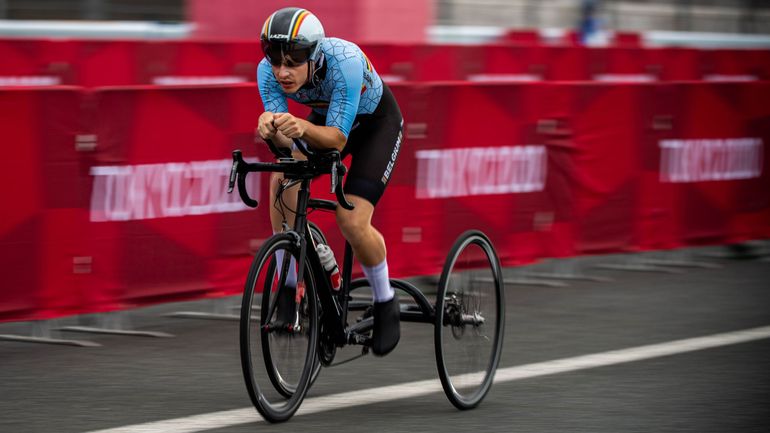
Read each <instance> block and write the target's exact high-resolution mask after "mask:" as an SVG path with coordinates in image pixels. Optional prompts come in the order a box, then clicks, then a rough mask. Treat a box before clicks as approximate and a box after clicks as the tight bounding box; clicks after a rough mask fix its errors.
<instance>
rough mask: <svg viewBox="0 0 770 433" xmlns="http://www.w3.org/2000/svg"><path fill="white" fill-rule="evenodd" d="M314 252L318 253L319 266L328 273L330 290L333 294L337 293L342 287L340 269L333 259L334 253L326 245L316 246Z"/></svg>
mask: <svg viewBox="0 0 770 433" xmlns="http://www.w3.org/2000/svg"><path fill="white" fill-rule="evenodd" d="M315 250H316V252H317V253H318V258H320V259H321V265H323V267H324V269H326V272H328V273H329V279H330V280H331V283H332V289H334V291H335V292H336V291H339V290H340V287H341V286H342V277H341V276H340V268H339V267H337V260H335V259H334V252H333V251H332V249H331V248H329V246H328V245H324V244H318V246H317V247H316V249H315Z"/></svg>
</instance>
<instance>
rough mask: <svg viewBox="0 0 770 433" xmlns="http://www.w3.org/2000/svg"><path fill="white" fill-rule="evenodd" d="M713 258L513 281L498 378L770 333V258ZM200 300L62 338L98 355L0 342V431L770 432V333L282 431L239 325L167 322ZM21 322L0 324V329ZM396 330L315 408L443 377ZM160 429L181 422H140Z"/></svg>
mask: <svg viewBox="0 0 770 433" xmlns="http://www.w3.org/2000/svg"><path fill="white" fill-rule="evenodd" d="M711 260H712V261H713V262H714V263H718V264H719V265H721V266H722V267H721V268H718V269H683V272H681V273H678V274H669V273H643V272H623V271H616V270H596V269H594V270H592V271H591V273H592V274H593V275H601V276H606V277H610V278H612V279H613V281H609V282H591V281H580V282H571V283H570V284H569V285H568V286H567V287H539V286H526V285H525V286H520V285H509V286H508V287H507V292H506V293H507V299H506V301H507V305H506V313H507V315H506V334H505V343H504V349H503V350H504V351H503V357H502V361H501V364H500V368H501V369H505V368H509V367H515V366H531V365H540V364H537V363H542V362H546V361H552V360H559V359H566V360H572V359H574V358H575V357H578V356H582V355H590V354H601V353H605V352H608V351H613V350H619V349H628V348H635V347H640V346H645V345H652V344H659V343H667V342H672V341H678V340H682V339H689V338H693V337H702V336H713V335H721V334H723V333H728V332H732V331H740V330H746V329H753V328H757V327H764V326H768V325H770V263H768V262H767V261H762V260H740V261H739V260H725V259H722V260H716V259H711ZM232 301H233V303H236V302H237V300H236V299H233V300H232ZM202 305H203V304H202V303H200V302H198V303H187V304H167V305H163V306H158V307H153V308H147V309H142V310H137V311H135V312H133V313H132V314H131V317H132V319H133V320H132V322H133V326H134V328H136V329H141V330H151V331H163V332H168V333H171V334H173V335H174V337H173V338H148V337H127V336H114V335H87V334H74V333H69V332H67V333H62V335H66V336H68V337H70V338H79V339H88V340H91V341H94V342H98V343H99V344H101V345H102V346H101V347H96V348H79V347H71V346H55V345H43V344H30V343H20V342H8V341H0V432H61V433H67V432H88V431H95V430H102V429H110V428H116V427H124V426H125V427H127V428H128V429H127V430H126V431H131V432H133V431H164V432H165V431H168V432H178V431H198V429H200V428H201V427H202V426H203V424H202V421H201V423H200V424H196V419H197V418H190V417H193V416H196V415H204V417H203V418H200V419H201V420H203V419H210V418H206V416H207V415H206V414H212V413H216V412H220V411H230V410H235V411H234V412H233V413H232V416H231V418H232V422H229V420H230V419H231V418H228V416H224V421H223V422H221V423H220V424H215V425H216V427H214V428H209V429H204V430H202V431H206V432H222V433H224V432H227V433H235V432H255V431H258V432H263V431H264V432H272V431H314V432H327V431H328V432H360V431H367V430H368V431H410V432H423V431H424V432H449V431H472V430H474V431H475V430H479V431H489V432H768V431H770V338H764V337H758V338H754V339H751V340H750V341H745V342H741V343H736V344H727V343H725V344H724V345H722V344H721V343H719V341H721V340H720V339H719V338H716V339H715V340H714V341H717V343H715V345H714V347H711V348H707V349H701V350H682V351H681V353H672V354H668V355H666V356H657V355H654V354H653V355H650V356H648V357H646V358H645V359H641V360H637V361H629V362H611V363H608V364H606V365H596V366H591V365H588V366H585V367H580V368H575V369H572V370H570V371H566V372H562V373H554V374H542V375H534V376H526V375H525V376H524V377H523V378H520V379H507V380H505V381H501V382H498V383H496V384H495V386H494V387H493V388H492V390H491V392H490V393H489V395H488V396H487V398H486V400H485V401H484V402H483V403H482V404H481V405H480V406H479V407H478V408H476V409H474V410H471V411H458V410H456V409H455V408H454V407H453V406H452V405H451V404H450V403H449V402H448V400H447V399H446V397H445V396H444V394H443V393H442V392H441V391H438V392H432V393H429V394H427V395H422V396H419V397H412V398H401V397H400V396H399V395H398V393H397V392H391V393H389V394H388V396H387V398H384V401H381V402H378V403H375V404H361V402H360V401H350V402H342V403H339V404H338V406H337V407H336V408H334V409H330V410H329V409H327V410H321V411H317V412H315V413H310V414H302V409H301V410H300V413H299V414H298V415H297V416H295V417H294V418H293V419H292V420H291V421H289V422H288V423H284V424H279V425H270V424H267V423H265V422H262V421H261V420H260V419H259V417H258V415H257V414H256V412H255V411H254V410H253V409H252V408H251V404H250V401H249V398H248V396H247V394H246V390H245V387H244V385H243V381H242V377H241V370H240V361H239V356H238V344H237V334H238V330H237V322H234V321H215V320H200V319H179V318H169V317H165V316H164V315H163V314H164V313H168V312H171V311H177V310H189V309H194V308H201V307H202ZM25 326H26V325H25ZM25 326H21V325H20V324H4V325H0V334H5V333H9V332H16V331H24V329H25ZM402 332H403V335H402V339H401V343H400V344H399V347H398V348H397V349H396V350H395V351H394V352H393V353H392V354H390V355H389V356H387V357H385V358H375V357H372V356H367V357H365V358H362V359H359V360H356V361H354V362H352V363H349V364H346V365H345V366H339V367H335V368H330V369H325V370H323V371H322V372H321V376H320V378H319V379H318V381H317V382H316V383H315V385H314V386H313V388H312V389H311V391H310V393H309V395H308V400H307V401H306V403H308V402H310V401H311V400H312V399H324V397H325V396H329V395H335V394H340V393H346V392H350V391H355V390H367V389H370V388H379V387H383V386H388V385H394V384H403V383H410V382H414V381H420V380H426V379H427V380H434V381H435V383H438V376H437V374H436V368H435V360H434V359H435V358H434V353H433V334H432V328H431V327H430V326H429V325H420V324H404V325H403V327H402ZM346 350H347V349H346ZM345 353H352V352H345ZM345 353H343V354H341V355H339V356H344V355H345ZM371 392H377V391H376V390H375V391H371ZM348 404H350V405H352V406H350V407H348V406H347V405H348ZM239 410H240V411H239ZM226 415H227V414H226ZM244 416H245V418H244ZM163 420H180V422H179V423H178V424H177V425H176V426H172V425H171V424H169V423H166V424H149V425H147V426H145V427H146V428H145V429H144V430H140V429H137V428H136V427H135V426H136V425H138V424H143V423H154V422H159V421H163Z"/></svg>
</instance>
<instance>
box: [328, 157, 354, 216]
mask: <svg viewBox="0 0 770 433" xmlns="http://www.w3.org/2000/svg"><path fill="white" fill-rule="evenodd" d="M332 171H333V172H334V173H335V174H336V176H337V177H340V176H345V173H347V171H348V168H347V167H345V164H343V163H342V162H340V161H337V162H336V163H335V164H334V169H333V170H332ZM333 177H334V176H333ZM334 193H335V195H336V196H337V202H338V203H339V204H340V206H342V207H343V208H344V209H347V210H353V209H355V207H356V206H355V205H354V204H353V203H351V202H349V201H348V199H347V198H346V197H345V192H344V191H343V190H342V182H339V181H338V182H337V185H336V188H335V191H334Z"/></svg>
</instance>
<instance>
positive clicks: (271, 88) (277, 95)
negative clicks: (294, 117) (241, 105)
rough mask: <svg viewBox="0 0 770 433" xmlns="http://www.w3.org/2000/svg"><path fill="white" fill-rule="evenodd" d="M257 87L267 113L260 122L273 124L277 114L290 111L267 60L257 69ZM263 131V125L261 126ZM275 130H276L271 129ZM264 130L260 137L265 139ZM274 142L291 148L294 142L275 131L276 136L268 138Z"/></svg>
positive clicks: (260, 118) (263, 114)
mask: <svg viewBox="0 0 770 433" xmlns="http://www.w3.org/2000/svg"><path fill="white" fill-rule="evenodd" d="M257 85H258V87H259V96H260V97H261V98H262V105H263V106H264V109H265V112H264V113H262V115H261V116H260V117H259V122H260V123H262V122H271V121H272V118H273V117H274V115H275V113H286V112H287V111H289V104H288V103H287V102H286V95H285V94H284V93H283V91H282V90H281V86H280V85H279V84H278V81H276V79H275V76H274V75H273V71H272V68H271V67H270V63H269V62H268V61H267V60H264V59H263V60H262V61H261V62H260V63H259V66H258V68H257ZM259 128H260V129H263V127H262V125H260V126H259ZM271 129H273V130H274V129H275V128H271ZM264 132H265V131H264V130H260V135H261V136H262V137H263V138H265V134H264ZM267 138H270V139H272V140H273V143H274V144H275V145H276V146H280V147H291V146H292V144H293V143H292V140H291V139H290V138H287V137H286V136H285V135H283V134H281V132H280V131H275V135H272V136H271V137H267Z"/></svg>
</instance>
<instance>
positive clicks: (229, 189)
mask: <svg viewBox="0 0 770 433" xmlns="http://www.w3.org/2000/svg"><path fill="white" fill-rule="evenodd" d="M238 152H240V151H238ZM237 178H238V160H237V159H235V158H233V168H231V169H230V180H229V181H228V182H227V193H228V194H232V193H233V188H235V180H236V179H237Z"/></svg>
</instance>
